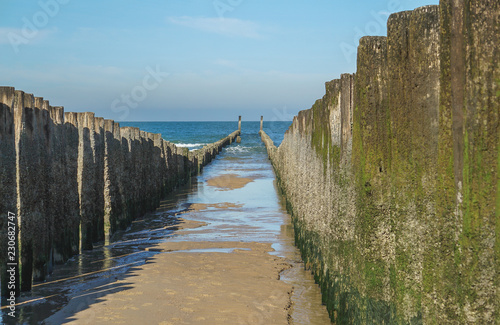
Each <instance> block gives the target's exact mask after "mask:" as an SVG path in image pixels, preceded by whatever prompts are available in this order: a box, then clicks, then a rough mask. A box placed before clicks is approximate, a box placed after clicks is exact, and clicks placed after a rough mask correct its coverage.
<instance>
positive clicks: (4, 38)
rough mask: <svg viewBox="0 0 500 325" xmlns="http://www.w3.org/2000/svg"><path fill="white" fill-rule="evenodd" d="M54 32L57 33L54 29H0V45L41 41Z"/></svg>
mask: <svg viewBox="0 0 500 325" xmlns="http://www.w3.org/2000/svg"><path fill="white" fill-rule="evenodd" d="M55 32H57V29H56V28H50V29H47V28H46V29H34V30H30V29H26V28H10V27H0V44H13V45H16V44H28V43H29V42H32V41H35V42H36V41H41V40H43V39H44V38H46V37H47V36H49V35H50V34H52V33H55Z"/></svg>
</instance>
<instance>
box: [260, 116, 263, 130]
mask: <svg viewBox="0 0 500 325" xmlns="http://www.w3.org/2000/svg"><path fill="white" fill-rule="evenodd" d="M263 126H264V116H261V117H260V130H261V131H262V127H263Z"/></svg>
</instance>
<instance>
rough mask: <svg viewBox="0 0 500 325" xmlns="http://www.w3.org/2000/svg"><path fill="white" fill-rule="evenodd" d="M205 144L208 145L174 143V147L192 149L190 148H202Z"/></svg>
mask: <svg viewBox="0 0 500 325" xmlns="http://www.w3.org/2000/svg"><path fill="white" fill-rule="evenodd" d="M207 144H208V143H176V144H175V145H176V146H177V147H181V148H192V147H203V146H205V145H207Z"/></svg>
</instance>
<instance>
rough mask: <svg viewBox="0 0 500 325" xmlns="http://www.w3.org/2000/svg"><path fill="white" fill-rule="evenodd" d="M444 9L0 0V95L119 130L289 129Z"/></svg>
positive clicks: (206, 0) (319, 0) (367, 3)
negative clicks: (26, 96) (418, 20)
mask: <svg viewBox="0 0 500 325" xmlns="http://www.w3.org/2000/svg"><path fill="white" fill-rule="evenodd" d="M430 4H438V0H354V1H337V0H314V1H305V0H303V1H295V0H287V1H285V0H143V1H132V0H99V1H97V0H85V1H83V0H39V1H35V0H0V86H11V87H15V88H16V89H18V90H23V91H25V92H28V93H32V94H34V95H35V96H39V97H44V98H45V99H48V100H49V101H50V104H51V105H52V106H64V107H65V111H71V112H85V111H92V112H95V113H96V116H102V117H104V118H107V119H114V120H116V121H232V120H236V119H237V118H238V116H239V115H242V116H243V120H258V119H260V116H261V115H263V116H264V118H265V120H283V121H289V120H291V119H292V118H293V116H294V115H296V114H297V112H298V111H300V110H303V109H308V108H310V107H311V106H312V104H314V101H315V100H316V99H318V98H321V97H323V95H324V93H325V88H324V83H325V82H326V81H329V80H332V79H337V78H339V77H340V74H342V73H353V72H355V71H356V47H357V46H358V40H359V38H361V37H362V36H365V35H372V36H380V35H382V36H383V35H386V33H387V29H386V21H387V17H388V16H389V14H390V13H393V12H397V11H402V10H412V9H415V8H417V7H420V6H423V5H430Z"/></svg>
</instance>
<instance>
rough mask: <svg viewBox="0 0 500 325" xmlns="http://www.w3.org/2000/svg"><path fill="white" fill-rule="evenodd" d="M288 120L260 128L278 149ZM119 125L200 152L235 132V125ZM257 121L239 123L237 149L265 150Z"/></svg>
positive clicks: (124, 123)
mask: <svg viewBox="0 0 500 325" xmlns="http://www.w3.org/2000/svg"><path fill="white" fill-rule="evenodd" d="M291 124H292V122H290V121H264V124H263V129H264V131H265V132H266V133H267V134H268V135H269V136H270V137H271V139H272V140H273V141H274V143H275V145H276V146H278V145H279V144H280V143H281V141H283V136H284V134H285V131H286V130H287V129H288V127H289V126H290V125H291ZM120 126H131V127H137V128H140V129H141V130H143V131H147V132H151V133H160V134H161V135H162V138H163V139H165V140H167V141H169V142H172V143H174V144H176V145H177V146H178V147H187V148H189V150H195V149H200V148H202V147H203V146H204V145H206V144H209V143H213V142H216V141H218V140H220V139H222V138H224V137H226V136H227V135H229V134H230V133H232V132H234V131H236V130H237V129H238V121H235V122H120ZM259 130H260V121H242V122H241V133H242V137H245V139H246V141H245V142H244V144H243V145H241V146H239V148H240V150H249V151H262V148H264V149H265V147H264V145H263V144H262V143H261V141H260V137H259Z"/></svg>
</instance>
